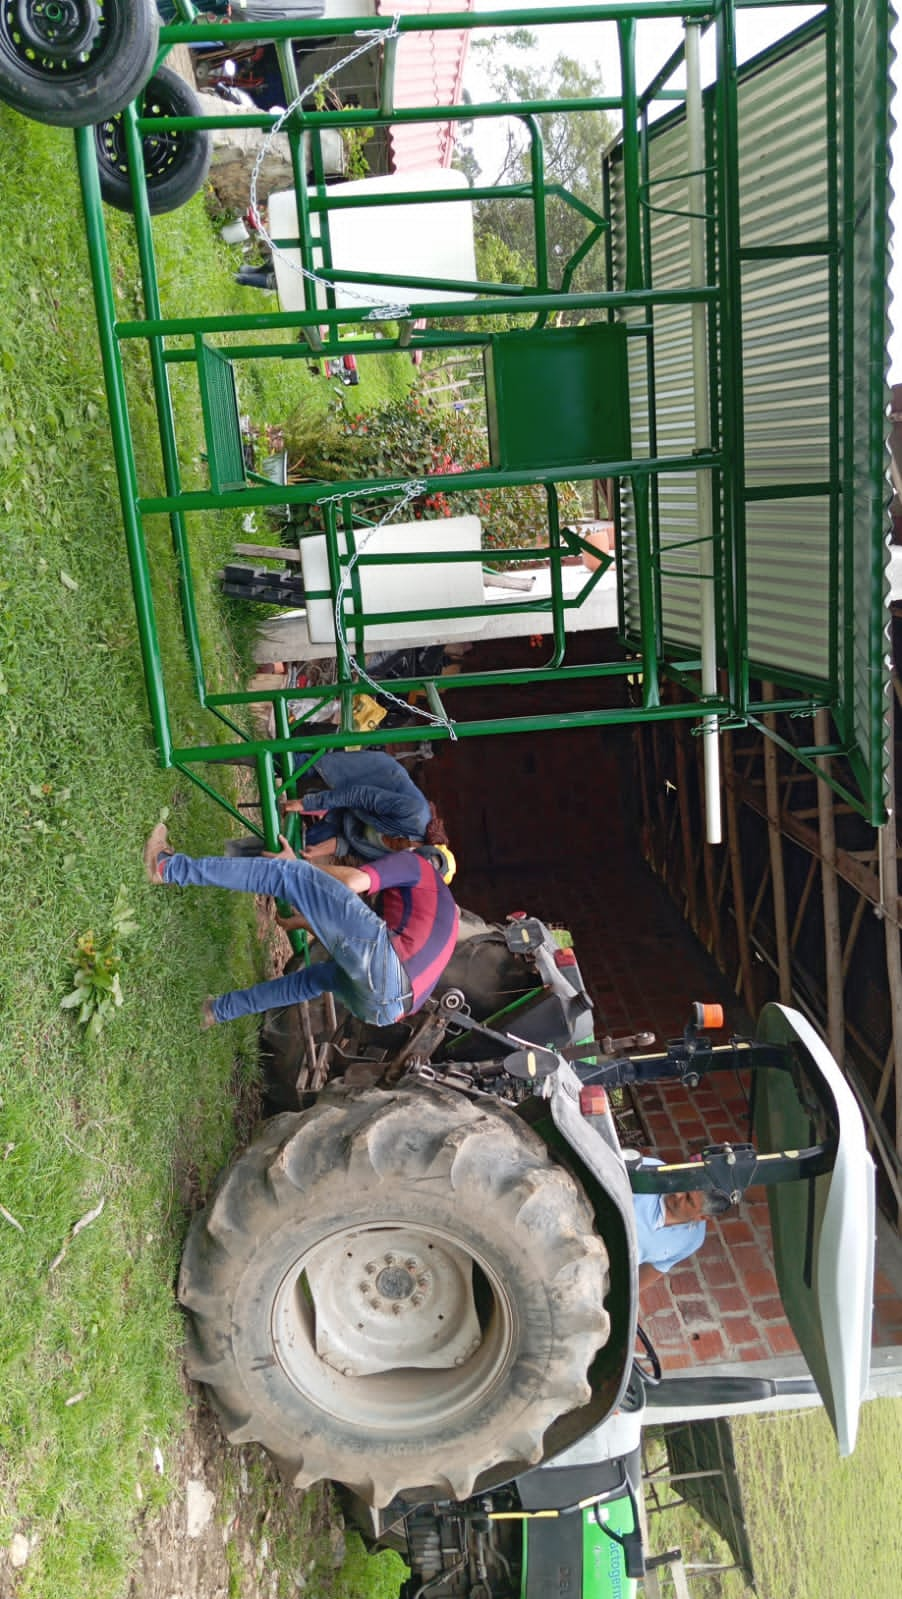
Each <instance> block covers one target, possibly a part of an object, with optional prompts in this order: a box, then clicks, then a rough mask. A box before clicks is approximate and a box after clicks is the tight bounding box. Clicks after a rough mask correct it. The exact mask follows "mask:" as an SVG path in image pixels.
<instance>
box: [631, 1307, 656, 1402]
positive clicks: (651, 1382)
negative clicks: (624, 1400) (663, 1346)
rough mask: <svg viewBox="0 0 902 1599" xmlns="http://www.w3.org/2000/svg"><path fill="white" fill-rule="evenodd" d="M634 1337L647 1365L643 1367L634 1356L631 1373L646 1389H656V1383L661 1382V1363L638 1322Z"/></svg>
mask: <svg viewBox="0 0 902 1599" xmlns="http://www.w3.org/2000/svg"><path fill="white" fill-rule="evenodd" d="M636 1337H637V1338H638V1340H639V1342H640V1344H641V1345H642V1348H643V1349H644V1351H645V1355H646V1357H647V1360H648V1365H644V1364H643V1363H642V1362H641V1361H639V1360H638V1359H637V1358H636V1356H635V1355H634V1356H633V1371H634V1372H636V1373H637V1374H638V1375H639V1377H640V1378H641V1379H642V1381H643V1383H644V1384H645V1386H646V1388H657V1386H658V1383H659V1382H660V1381H661V1361H660V1359H659V1357H658V1352H657V1350H656V1349H655V1347H654V1345H653V1344H652V1341H651V1339H650V1338H649V1336H648V1333H647V1332H646V1331H645V1328H644V1327H642V1326H640V1324H639V1323H638V1322H637V1323H636Z"/></svg>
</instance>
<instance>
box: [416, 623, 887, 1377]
mask: <svg viewBox="0 0 902 1599" xmlns="http://www.w3.org/2000/svg"><path fill="white" fill-rule="evenodd" d="M522 652H523V662H522V664H528V662H529V660H530V659H531V658H532V657H531V656H530V654H529V652H528V650H527V646H526V644H525V641H524V643H523V645H522ZM528 692H529V707H528V709H529V710H530V711H534V712H539V711H541V710H543V709H544V708H545V705H546V702H545V699H544V691H543V690H541V689H536V690H529V691H528ZM590 692H594V691H589V690H582V691H580V693H581V695H583V696H585V697H584V703H590V702H591V701H590V698H589V695H590ZM608 692H609V693H610V694H611V696H612V700H613V694H614V693H615V692H616V690H614V689H611V690H609V691H608ZM463 694H464V691H461V699H460V700H459V701H457V702H455V703H459V704H461V706H462V708H463V707H464V705H465V704H466V703H467V702H466V701H465V700H464V698H463ZM467 696H468V701H469V704H468V706H467V714H468V715H474V714H478V715H480V716H488V717H495V716H503V715H505V714H510V712H511V709H512V707H513V706H514V704H515V701H514V699H513V698H512V695H511V691H508V690H503V689H500V690H492V691H489V692H487V691H485V690H483V691H480V692H479V697H478V699H477V691H475V690H474V691H467ZM575 703H576V702H575ZM436 748H437V754H436V756H435V758H434V759H433V760H432V761H431V762H429V763H428V765H427V766H426V767H425V769H424V772H423V782H424V786H425V787H426V788H427V789H428V791H429V793H430V796H431V797H432V798H434V799H435V800H436V802H437V803H438V805H439V808H440V809H441V810H442V812H443V814H444V815H445V818H446V820H447V822H448V826H449V831H450V835H451V840H452V843H453V845H454V848H455V851H456V853H457V858H458V862H459V866H460V869H459V873H458V878H457V881H456V884H455V889H456V892H457V894H458V897H459V899H460V901H461V903H462V904H464V905H466V906H468V907H469V908H470V909H472V910H475V911H478V912H480V913H481V914H482V915H484V916H486V917H488V918H489V919H500V918H503V917H504V916H505V915H506V914H507V913H508V912H509V911H512V910H520V909H525V910H529V911H532V912H534V913H535V914H537V915H540V916H542V917H543V919H544V920H546V921H552V922H554V921H558V922H562V923H565V924H566V926H567V927H569V928H570V930H571V932H572V933H573V937H574V940H575V943H576V948H577V952H578V955H579V961H580V966H581V969H582V972H583V976H584V978H585V980H586V983H587V985H588V987H589V990H590V992H591V994H592V996H593V998H594V1000H595V1004H596V1016H597V1024H596V1030H597V1034H598V1036H600V1035H601V1034H602V1033H604V1032H611V1033H614V1034H617V1033H632V1032H634V1031H637V1030H639V1029H642V1028H650V1029H651V1030H652V1031H654V1032H655V1033H656V1034H657V1037H658V1038H659V1039H666V1038H668V1037H674V1036H676V1035H677V1034H679V1033H681V1032H682V1029H683V1024H684V1022H685V1020H686V1016H687V1012H688V1005H689V1003H690V1001H692V1000H695V999H707V1000H719V1001H720V1002H721V1003H723V1004H724V1007H725V1010H726V1013H727V1020H728V1024H729V1025H730V1026H732V1027H734V1028H735V1029H736V1030H737V1031H744V1030H746V1029H747V1028H748V1025H749V1020H748V1018H747V1017H746V1016H745V1015H744V1014H743V1012H742V1010H741V1008H740V1007H739V1005H738V1003H737V1001H736V999H735V996H734V994H733V992H732V989H731V988H730V987H729V986H728V985H727V984H725V982H724V979H723V977H722V976H721V975H720V973H719V972H718V971H717V968H716V967H715V965H714V963H713V961H712V960H711V959H710V957H709V956H708V955H707V953H706V951H705V950H704V949H703V948H702V947H701V945H700V944H699V943H698V941H697V940H696V939H695V937H694V935H693V934H692V933H691V932H690V931H689V929H688V927H687V926H686V924H685V923H684V921H683V920H682V917H681V916H680V914H679V912H678V910H677V908H676V907H675V905H674V904H673V902H672V901H671V899H670V897H669V895H668V894H667V892H666V890H665V889H664V887H663V886H662V885H661V883H660V882H659V880H658V879H657V878H655V877H654V875H653V874H652V872H651V871H650V870H649V868H648V867H647V866H646V865H645V863H644V861H643V860H642V858H641V855H640V853H639V846H638V839H637V818H636V816H635V813H634V798H633V793H634V791H633V779H632V768H631V748H630V739H629V730H628V729H620V728H610V729H604V730H601V731H598V730H579V731H561V732H554V733H541V734H535V735H519V734H518V735H510V736H505V737H498V738H492V739H483V738H479V739H472V740H463V739H462V740H460V741H458V743H457V744H443V745H441V746H437V747H436ZM725 1036H726V1035H725ZM642 1107H643V1110H644V1112H645V1115H646V1117H647V1123H648V1127H649V1130H650V1132H651V1135H652V1139H653V1146H652V1147H653V1148H654V1151H655V1153H657V1154H659V1155H660V1156H662V1157H664V1158H667V1157H676V1156H679V1155H681V1154H683V1153H685V1152H687V1151H688V1152H692V1151H693V1150H696V1149H699V1148H701V1146H702V1145H703V1144H705V1143H708V1142H716V1141H720V1140H721V1139H723V1138H728V1137H734V1138H735V1137H745V1136H747V1134H746V1128H745V1122H744V1110H745V1085H744V1084H742V1083H740V1082H739V1081H738V1079H736V1078H734V1077H732V1076H730V1075H728V1074H722V1075H719V1076H718V1077H717V1078H714V1079H708V1081H707V1082H706V1083H705V1084H704V1085H703V1086H702V1087H701V1088H700V1089H699V1090H698V1091H697V1092H696V1093H695V1094H693V1095H691V1096H688V1095H687V1094H686V1093H685V1091H673V1090H658V1089H654V1090H652V1089H648V1090H645V1091H644V1093H643V1096H642ZM877 1290H878V1298H877V1306H878V1313H877V1327H876V1329H875V1331H876V1334H877V1336H876V1339H875V1341H876V1342H878V1343H890V1344H892V1343H899V1342H902V1304H900V1301H899V1298H898V1294H897V1292H896V1290H895V1289H894V1287H893V1284H892V1283H891V1282H890V1281H889V1279H884V1278H883V1277H882V1276H879V1275H878V1284H877ZM645 1309H646V1316H645V1319H646V1321H647V1325H648V1331H649V1333H650V1335H651V1337H652V1340H653V1342H654V1343H655V1345H656V1346H657V1347H658V1348H659V1350H660V1352H661V1354H662V1357H663V1362H664V1364H665V1366H666V1367H668V1368H669V1369H675V1368H677V1367H680V1366H686V1365H694V1364H704V1363H706V1362H717V1361H722V1360H725V1359H730V1360H737V1359H741V1360H750V1361H751V1360H757V1359H769V1358H771V1357H773V1356H774V1355H783V1354H786V1353H790V1352H792V1351H794V1350H796V1348H797V1345H796V1342H795V1339H794V1337H793V1334H792V1332H791V1330H790V1328H789V1326H788V1324H787V1322H786V1319H785V1317H784V1316H783V1312H782V1307H781V1304H780V1300H779V1297H778V1295H777V1285H776V1281H775V1278H774V1274H773V1259H772V1251H771V1247H770V1232H769V1227H768V1220H767V1200H766V1198H765V1196H764V1193H763V1191H762V1190H760V1189H759V1190H753V1191H752V1193H751V1197H750V1199H749V1200H747V1201H746V1202H745V1203H744V1204H743V1205H742V1207H741V1213H740V1215H738V1216H736V1217H735V1218H731V1219H728V1220H726V1221H724V1222H722V1223H721V1222H714V1223H712V1224H710V1225H709V1228H708V1237H707V1239H706V1242H705V1245H704V1247H703V1249H702V1250H701V1251H700V1252H699V1253H698V1254H697V1255H696V1256H695V1257H694V1258H693V1259H692V1260H691V1261H688V1262H686V1263H685V1265H684V1266H683V1267H681V1268H680V1269H679V1270H678V1271H676V1272H675V1273H674V1275H673V1277H672V1279H671V1280H670V1282H662V1283H661V1284H659V1285H656V1288H655V1290H654V1291H653V1294H652V1295H650V1296H648V1298H647V1300H646V1306H645Z"/></svg>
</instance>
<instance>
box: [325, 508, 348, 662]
mask: <svg viewBox="0 0 902 1599" xmlns="http://www.w3.org/2000/svg"><path fill="white" fill-rule="evenodd" d="M323 529H324V532H325V537H326V561H327V563H328V567H329V585H330V588H331V591H332V594H333V595H334V596H335V598H336V602H337V599H338V592H339V589H340V588H341V580H342V568H341V558H340V556H339V553H338V511H337V507H336V502H335V501H334V500H333V501H331V502H330V503H328V504H326V505H324V506H323ZM335 655H336V660H337V665H338V681H339V683H345V682H347V681H348V680H349V678H350V676H351V657H350V655H349V653H348V647H347V644H346V643H345V641H344V639H343V638H342V637H341V636H340V635H339V633H338V631H337V629H336V633H335Z"/></svg>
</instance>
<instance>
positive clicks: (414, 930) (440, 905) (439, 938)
mask: <svg viewBox="0 0 902 1599" xmlns="http://www.w3.org/2000/svg"><path fill="white" fill-rule="evenodd" d="M360 870H361V871H362V872H365V873H366V875H367V877H368V878H369V880H370V892H371V893H374V894H375V893H381V894H382V905H381V909H380V914H381V916H382V919H383V921H384V922H385V925H386V927H387V928H388V931H389V937H390V938H391V941H392V947H393V948H394V951H395V954H396V955H397V957H398V959H399V961H400V962H401V965H402V966H403V967H404V970H405V971H406V973H407V975H408V977H409V979H410V986H411V988H412V990H413V1002H412V1004H411V1007H410V1009H411V1010H412V1011H415V1010H419V1008H420V1006H421V1005H422V1004H423V1001H424V1000H426V999H428V998H429V995H430V994H431V993H432V990H433V989H434V987H435V985H436V983H437V982H438V980H439V978H440V977H441V975H442V972H443V971H444V970H445V967H446V966H447V964H448V962H449V960H450V959H451V956H452V955H453V953H454V946H455V944H456V943H457V924H458V922H459V920H460V914H459V912H458V909H457V906H456V905H455V903H454V898H453V896H452V894H451V891H450V889H448V888H447V887H446V886H445V884H444V883H443V882H442V880H441V878H440V877H439V875H438V872H437V871H436V870H435V867H434V866H431V865H430V863H429V862H428V861H426V860H424V859H423V857H422V855H417V854H416V853H415V852H414V851H413V850H400V851H398V853H397V854H394V855H386V856H385V857H384V858H383V859H382V860H378V861H367V862H366V863H365V864H362V865H361V867H360Z"/></svg>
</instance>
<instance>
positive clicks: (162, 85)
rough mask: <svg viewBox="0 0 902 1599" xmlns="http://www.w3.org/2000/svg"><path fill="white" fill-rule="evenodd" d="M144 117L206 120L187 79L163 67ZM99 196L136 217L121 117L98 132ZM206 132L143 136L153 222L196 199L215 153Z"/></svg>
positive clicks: (142, 109)
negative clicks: (157, 217)
mask: <svg viewBox="0 0 902 1599" xmlns="http://www.w3.org/2000/svg"><path fill="white" fill-rule="evenodd" d="M138 114H139V116H142V117H202V116H203V114H204V108H203V106H202V105H201V103H200V101H199V100H198V98H197V95H196V94H195V93H194V90H193V89H191V88H189V86H188V84H187V83H186V82H185V80H184V78H181V77H179V74H178V73H177V72H173V71H172V69H171V68H170V67H159V68H158V69H157V71H156V72H155V73H154V75H153V77H152V78H151V79H150V82H149V83H148V84H147V85H146V87H145V89H144V92H143V94H142V96H141V103H140V106H139V108H138ZM94 143H95V148H96V151H97V169H98V172H99V174H100V192H101V194H102V195H103V198H104V200H105V201H106V203H107V205H112V206H115V207H116V209H117V210H118V211H133V210H134V201H133V199H132V185H131V178H130V176H129V161H128V149H127V146H126V142H125V125H124V123H123V120H122V117H121V115H119V116H111V117H107V118H106V120H105V121H103V122H99V123H98V125H97V127H96V128H95V129H94ZM212 148H213V147H212V143H211V140H210V134H209V132H208V131H207V129H206V128H182V129H177V130H175V131H172V132H160V133H145V134H144V135H143V137H142V140H141V150H142V157H143V162H144V179H145V182H146V184H147V203H148V205H149V207H150V211H151V214H152V215H153V216H160V215H162V214H163V213H164V212H166V211H175V210H177V209H178V207H179V206H180V205H184V204H185V203H186V201H188V200H190V199H191V197H192V195H195V194H196V193H197V191H198V189H200V188H201V187H202V185H203V182H204V179H205V178H206V176H207V173H208V171H209V169H210V155H211V152H212Z"/></svg>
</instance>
